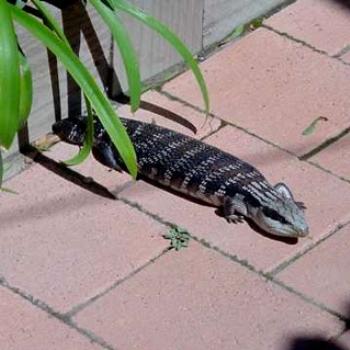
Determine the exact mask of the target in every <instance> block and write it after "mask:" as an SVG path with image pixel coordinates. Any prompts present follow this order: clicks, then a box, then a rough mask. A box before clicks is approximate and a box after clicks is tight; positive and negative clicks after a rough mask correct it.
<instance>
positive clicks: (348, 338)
mask: <svg viewBox="0 0 350 350" xmlns="http://www.w3.org/2000/svg"><path fill="white" fill-rule="evenodd" d="M338 343H339V344H340V345H342V346H344V347H345V349H350V331H347V332H346V333H344V334H343V335H342V336H341V337H339V338H338Z"/></svg>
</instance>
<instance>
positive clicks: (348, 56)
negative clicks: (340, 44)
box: [341, 51, 350, 64]
mask: <svg viewBox="0 0 350 350" xmlns="http://www.w3.org/2000/svg"><path fill="white" fill-rule="evenodd" d="M341 59H342V60H343V61H345V62H347V63H349V64H350V51H348V52H347V53H345V54H344V55H343V56H341Z"/></svg>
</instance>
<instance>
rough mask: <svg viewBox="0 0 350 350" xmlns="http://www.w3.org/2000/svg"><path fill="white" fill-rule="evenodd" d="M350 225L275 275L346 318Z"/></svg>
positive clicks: (348, 312)
mask: <svg viewBox="0 0 350 350" xmlns="http://www.w3.org/2000/svg"><path fill="white" fill-rule="evenodd" d="M349 250H350V226H349V225H348V226H346V227H344V228H343V229H342V230H341V231H339V232H337V233H336V234H334V235H333V236H332V237H330V238H328V239H327V240H326V241H325V242H323V243H322V244H320V245H319V246H318V247H316V248H314V249H313V250H312V251H310V252H309V253H307V254H306V255H304V256H303V257H302V258H300V259H299V260H297V261H296V262H295V263H293V264H292V265H290V266H289V267H287V268H286V269H285V270H283V271H282V272H281V273H279V274H278V275H277V278H279V279H281V280H282V281H283V282H285V283H287V284H288V285H291V286H292V287H294V288H296V289H298V290H299V291H301V292H302V293H304V294H307V295H309V296H311V297H312V298H314V299H315V300H317V301H319V302H322V303H323V304H325V305H326V306H328V307H329V308H331V309H333V310H336V311H338V312H339V313H341V314H343V315H344V316H346V317H348V318H349V317H350V289H349V285H350V274H349V264H350V257H349Z"/></svg>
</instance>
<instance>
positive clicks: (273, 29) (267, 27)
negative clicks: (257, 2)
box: [261, 23, 350, 66]
mask: <svg viewBox="0 0 350 350" xmlns="http://www.w3.org/2000/svg"><path fill="white" fill-rule="evenodd" d="M261 27H262V28H265V29H266V30H269V31H270V32H272V33H275V34H277V35H280V36H282V37H284V38H287V39H289V40H291V41H294V42H295V43H298V44H301V45H302V46H304V47H307V48H308V49H310V50H311V51H313V52H316V53H318V54H320V55H323V56H326V57H328V58H331V59H334V60H336V61H338V62H340V63H342V64H343V65H345V66H350V63H348V62H346V61H344V60H343V59H342V58H341V57H338V56H337V54H336V55H329V54H328V52H327V51H324V50H321V49H318V48H317V47H315V46H313V45H311V44H309V43H308V42H306V41H304V40H302V39H298V38H296V37H294V36H293V35H290V34H288V33H287V32H281V31H280V30H278V29H276V28H274V27H271V26H269V25H268V24H264V23H263V24H262V25H261Z"/></svg>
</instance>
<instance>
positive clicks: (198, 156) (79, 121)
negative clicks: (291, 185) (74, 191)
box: [53, 117, 308, 237]
mask: <svg viewBox="0 0 350 350" xmlns="http://www.w3.org/2000/svg"><path fill="white" fill-rule="evenodd" d="M121 121H122V123H123V125H124V126H125V128H126V131H127V133H128V135H129V137H130V139H131V141H132V142H133V144H134V147H135V151H136V155H137V160H138V169H139V173H140V174H141V175H143V177H145V178H148V179H151V180H153V181H156V182H158V183H160V184H162V185H165V186H167V187H170V188H172V189H174V190H176V191H179V192H182V193H185V194H187V195H189V196H191V197H193V198H196V199H199V200H202V201H204V202H206V203H209V204H212V205H214V206H217V207H222V208H223V213H224V216H225V217H226V219H227V220H228V221H231V222H237V221H240V220H241V217H242V216H246V217H250V218H251V219H252V220H253V221H254V222H255V223H257V224H258V225H259V226H260V227H261V228H263V229H264V230H266V231H268V232H270V233H273V234H276V235H282V236H292V237H297V236H305V235H306V234H307V233H308V227H307V224H306V222H305V218H304V215H303V205H302V203H299V202H295V201H294V198H293V196H292V194H291V193H290V191H289V189H288V187H287V186H286V185H284V184H278V185H276V186H275V187H272V186H271V185H270V184H269V183H268V182H267V180H266V179H265V177H264V176H263V175H262V174H261V173H260V172H259V171H258V170H257V169H256V168H254V167H253V166H252V165H250V164H248V163H246V162H244V161H243V160H241V159H239V158H237V157H235V156H233V155H231V154H229V153H227V152H224V151H222V150H220V149H218V148H216V147H214V146H210V145H208V144H205V143H203V142H201V141H198V140H196V139H194V138H192V137H189V136H186V135H183V134H180V133H178V132H175V131H172V130H169V129H166V128H163V127H160V126H158V125H155V124H148V123H142V122H139V121H136V120H131V119H124V118H121ZM53 130H54V132H55V133H56V134H57V135H58V136H60V138H61V139H62V140H64V141H66V142H69V143H72V144H76V145H82V144H83V140H84V137H85V131H86V118H84V117H77V118H73V119H68V120H63V121H60V122H58V123H56V124H54V126H53ZM93 154H94V156H95V158H96V159H97V160H98V161H99V162H101V163H102V164H104V165H106V166H108V167H109V168H112V169H115V170H118V171H126V167H125V164H124V162H123V161H122V159H121V157H120V155H119V153H118V151H117V149H116V148H115V146H114V145H113V143H112V141H111V140H110V138H109V136H108V134H107V132H106V131H105V130H104V128H103V127H102V125H101V124H100V122H99V121H98V120H95V122H94V142H93ZM271 225H272V226H271Z"/></svg>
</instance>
